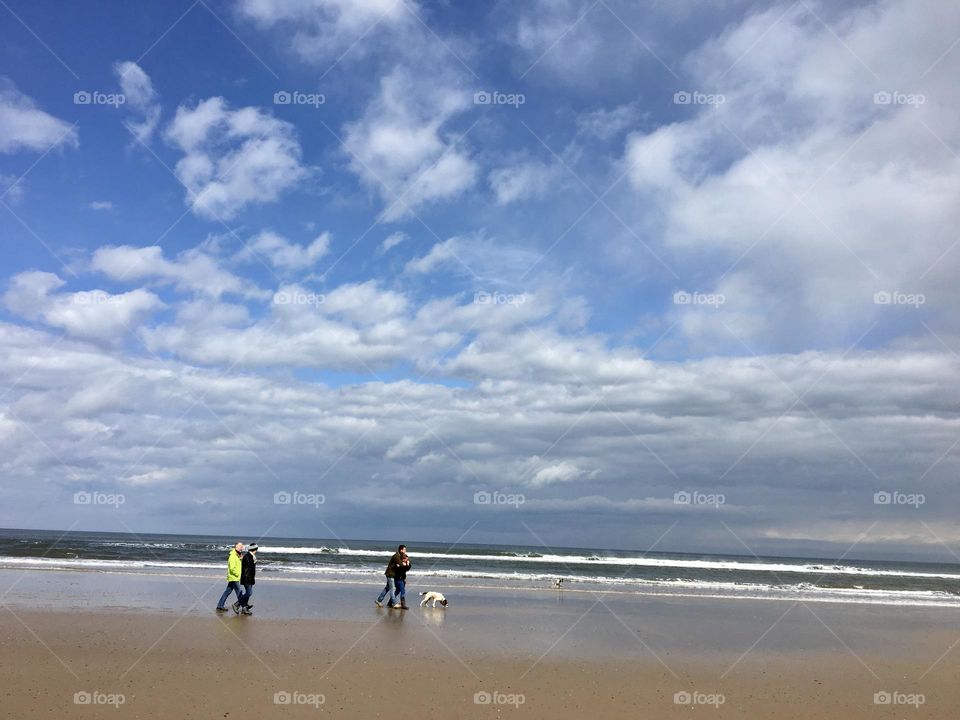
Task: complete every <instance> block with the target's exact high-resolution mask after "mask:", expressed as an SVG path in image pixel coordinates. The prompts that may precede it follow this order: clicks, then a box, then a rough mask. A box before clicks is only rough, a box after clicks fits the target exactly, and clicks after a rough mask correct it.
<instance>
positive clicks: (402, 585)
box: [394, 578, 407, 602]
mask: <svg viewBox="0 0 960 720" xmlns="http://www.w3.org/2000/svg"><path fill="white" fill-rule="evenodd" d="M394 582H395V583H396V585H397V597H398V598H399V599H400V602H403V601H404V600H406V599H407V580H406V578H404V579H402V580H401V579H400V578H396V579H395V580H394Z"/></svg>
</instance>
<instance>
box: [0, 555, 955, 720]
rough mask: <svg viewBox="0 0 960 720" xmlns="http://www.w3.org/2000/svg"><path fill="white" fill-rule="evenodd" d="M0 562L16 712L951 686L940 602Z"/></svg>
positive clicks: (518, 701) (664, 706) (739, 707)
mask: <svg viewBox="0 0 960 720" xmlns="http://www.w3.org/2000/svg"><path fill="white" fill-rule="evenodd" d="M0 580H3V583H4V585H3V587H4V588H8V589H9V591H8V594H7V596H6V597H5V599H4V606H3V608H2V611H0V638H2V653H0V673H2V675H3V677H4V687H3V691H2V693H3V695H2V698H3V706H4V708H5V712H4V715H5V717H12V718H32V717H45V716H50V717H64V716H67V717H86V716H91V717H92V716H98V717H122V718H154V717H157V718H159V717H165V718H166V717H178V718H179V717H182V718H210V717H225V718H230V717H234V718H236V717H241V716H248V715H258V716H259V715H268V716H270V717H287V716H288V717H316V716H318V715H321V714H322V715H326V716H335V717H348V718H354V717H355V718H369V717H391V718H424V717H427V718H433V717H436V718H441V717H444V718H447V717H464V718H473V717H476V718H489V717H500V716H503V715H504V714H507V715H510V714H513V715H516V716H527V717H570V718H574V717H583V716H584V715H589V716H590V717H592V718H596V719H600V718H622V717H648V716H649V717H658V718H659V717H691V713H696V715H695V716H697V717H711V718H739V717H775V718H784V719H786V718H825V717H844V718H868V717H911V718H914V717H915V718H943V717H948V716H950V714H951V713H952V712H953V711H954V710H955V708H956V707H957V706H958V703H960V690H958V687H960V684H958V680H960V672H958V670H957V668H956V663H955V662H954V658H953V656H952V654H951V653H950V652H949V651H950V649H951V645H952V644H953V643H954V642H955V640H956V639H957V638H956V635H954V634H951V627H952V612H949V611H931V610H922V611H918V610H911V611H903V610H898V609H894V608H864V607H862V606H849V607H848V606H828V605H823V606H819V607H816V608H806V607H802V606H793V605H792V604H790V603H784V602H769V603H762V602H761V603H751V602H740V601H717V600H709V599H707V600H671V601H669V602H667V601H655V600H649V601H647V600H643V599H637V598H621V597H617V596H614V595H610V596H607V597H603V596H598V595H595V594H590V593H563V594H560V593H550V592H542V593H539V594H537V593H510V592H504V591H480V590H476V591H474V592H473V593H471V594H469V595H468V594H462V595H459V596H457V597H455V598H454V602H453V603H451V607H450V608H449V609H447V610H440V609H436V610H433V609H431V608H425V609H422V608H419V607H414V608H413V609H411V610H409V611H407V612H402V611H393V612H389V611H386V610H377V609H376V608H375V607H373V603H372V597H373V595H375V592H376V589H377V588H376V586H374V585H372V584H370V583H366V584H363V583H357V584H355V585H333V584H309V583H286V584H281V583H274V584H272V585H266V584H265V585H264V587H263V590H262V591H261V592H260V595H259V598H258V599H257V600H256V601H255V610H256V612H257V613H258V614H257V615H255V616H253V617H241V616H235V615H234V614H233V613H229V614H225V615H217V614H215V613H214V612H213V610H212V608H213V604H214V602H215V600H216V596H217V595H218V594H219V591H220V589H221V583H220V582H219V581H218V580H217V579H215V578H200V577H193V578H191V577H176V578H170V577H149V576H137V575H127V576H123V575H119V574H118V575H114V576H110V575H101V574H99V573H70V572H67V573H49V572H32V573H25V574H24V573H13V572H7V573H3V574H2V577H0ZM98 585H99V586H100V588H101V589H102V590H103V596H102V597H103V598H105V600H104V601H103V607H101V608H100V609H96V608H95V607H94V606H95V604H96V602H95V601H96V600H97V596H96V595H95V594H94V593H93V592H92V588H93V587H95V586H98ZM55 586H59V587H60V588H61V591H63V590H66V591H67V593H65V594H64V593H63V592H61V593H60V594H58V595H57V596H56V598H55V599H54V601H51V602H50V603H48V605H46V606H44V604H43V603H41V602H39V599H40V598H41V597H43V596H44V595H45V594H46V593H48V592H49V591H50V590H52V589H53V587H55ZM259 587H260V586H259V585H258V588H259ZM160 588H165V589H166V591H167V593H169V594H168V595H165V594H164V592H162V591H161V590H160ZM46 596H47V597H48V598H49V597H52V596H50V595H46ZM177 596H179V598H180V601H181V603H182V605H181V606H179V607H175V606H174V605H173V603H174V602H175V600H174V598H175V597H177ZM70 597H72V598H73V599H75V600H76V602H77V605H76V607H77V608H78V609H76V610H72V611H71V610H66V609H65V608H63V607H59V608H58V607H57V605H58V604H60V605H62V604H63V599H64V598H70ZM139 599H142V600H143V603H142V605H141V606H139V607H138V605H140V601H139ZM187 600H189V601H188V602H186V601H187ZM151 605H154V606H151ZM161 606H163V607H161ZM38 607H39V608H43V609H38ZM271 611H272V612H271ZM945 653H946V654H945ZM938 658H942V659H939V661H938ZM887 701H889V702H887Z"/></svg>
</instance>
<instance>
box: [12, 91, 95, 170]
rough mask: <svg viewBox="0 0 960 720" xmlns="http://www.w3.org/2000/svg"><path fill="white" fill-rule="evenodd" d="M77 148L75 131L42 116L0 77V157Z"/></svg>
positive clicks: (38, 110) (44, 115)
mask: <svg viewBox="0 0 960 720" xmlns="http://www.w3.org/2000/svg"><path fill="white" fill-rule="evenodd" d="M79 144H80V143H79V139H78V135H77V131H76V128H74V127H72V126H71V125H70V123H67V122H65V121H63V120H60V119H59V118H55V117H54V116H53V115H50V114H48V113H45V112H44V111H43V110H41V109H40V108H38V107H37V104H36V103H35V102H34V101H33V100H32V99H31V98H29V97H27V96H26V95H24V94H23V93H21V92H20V91H19V90H17V88H16V87H14V85H13V83H11V82H10V81H9V80H7V79H6V78H3V77H0V153H12V152H17V151H20V150H33V151H35V152H46V151H47V150H49V149H51V148H52V147H63V146H70V147H77V146H78V145H79Z"/></svg>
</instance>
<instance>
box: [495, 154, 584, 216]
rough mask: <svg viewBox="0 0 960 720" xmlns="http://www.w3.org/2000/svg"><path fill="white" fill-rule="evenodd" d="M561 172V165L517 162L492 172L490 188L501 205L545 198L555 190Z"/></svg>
mask: <svg viewBox="0 0 960 720" xmlns="http://www.w3.org/2000/svg"><path fill="white" fill-rule="evenodd" d="M561 172H566V171H565V170H563V168H562V167H561V166H560V165H559V163H541V162H536V161H526V162H517V163H515V164H513V165H509V166H506V167H502V168H497V169H495V170H492V171H491V172H490V187H491V188H492V189H493V192H494V194H495V195H496V197H497V202H498V203H499V204H500V205H508V204H509V203H512V202H516V201H518V200H526V199H528V198H535V197H544V196H545V195H547V194H548V193H549V192H551V191H552V190H553V189H554V186H555V185H556V183H557V181H558V180H559V179H560V177H561V175H560V173H561Z"/></svg>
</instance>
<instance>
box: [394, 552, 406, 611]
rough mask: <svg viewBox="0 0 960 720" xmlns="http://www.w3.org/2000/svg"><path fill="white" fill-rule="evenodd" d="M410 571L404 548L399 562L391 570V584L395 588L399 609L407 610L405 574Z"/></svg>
mask: <svg viewBox="0 0 960 720" xmlns="http://www.w3.org/2000/svg"><path fill="white" fill-rule="evenodd" d="M409 570H410V556H409V555H407V549H406V548H404V549H403V552H401V553H400V562H399V563H398V564H397V566H396V567H395V568H394V569H393V582H394V584H395V585H396V587H397V599H399V600H400V609H401V610H409V609H410V608H408V607H407V572H408V571H409Z"/></svg>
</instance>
